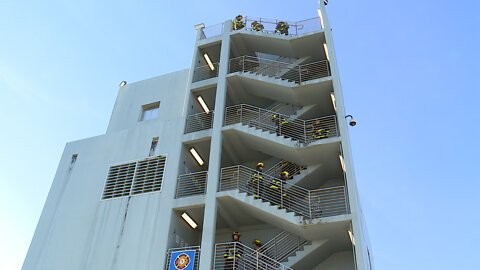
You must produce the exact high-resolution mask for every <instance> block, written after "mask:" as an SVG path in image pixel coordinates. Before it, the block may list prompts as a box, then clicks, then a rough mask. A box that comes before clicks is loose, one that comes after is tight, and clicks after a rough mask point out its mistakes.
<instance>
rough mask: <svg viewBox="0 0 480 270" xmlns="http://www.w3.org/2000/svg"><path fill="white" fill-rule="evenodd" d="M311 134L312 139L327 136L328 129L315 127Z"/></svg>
mask: <svg viewBox="0 0 480 270" xmlns="http://www.w3.org/2000/svg"><path fill="white" fill-rule="evenodd" d="M312 136H313V140H320V139H324V138H328V137H329V136H330V130H328V129H325V128H316V129H315V132H314V133H313V135H312Z"/></svg>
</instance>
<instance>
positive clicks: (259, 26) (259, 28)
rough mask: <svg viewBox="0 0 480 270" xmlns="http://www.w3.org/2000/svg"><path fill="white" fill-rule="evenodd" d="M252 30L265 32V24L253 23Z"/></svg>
mask: <svg viewBox="0 0 480 270" xmlns="http://www.w3.org/2000/svg"><path fill="white" fill-rule="evenodd" d="M251 26H252V29H253V30H255V31H262V30H263V28H264V27H263V24H261V23H259V22H257V21H253V22H252V24H251Z"/></svg>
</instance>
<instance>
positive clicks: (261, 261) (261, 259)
mask: <svg viewBox="0 0 480 270" xmlns="http://www.w3.org/2000/svg"><path fill="white" fill-rule="evenodd" d="M252 244H253V250H255V253H254V254H253V258H258V264H256V263H255V264H256V265H255V269H256V270H260V269H268V268H266V266H267V264H266V260H267V257H266V256H264V255H263V254H262V253H263V250H261V249H260V248H261V247H262V246H263V244H262V242H261V241H260V240H258V239H255V240H253V243H252ZM256 253H258V254H256ZM271 265H275V264H271Z"/></svg>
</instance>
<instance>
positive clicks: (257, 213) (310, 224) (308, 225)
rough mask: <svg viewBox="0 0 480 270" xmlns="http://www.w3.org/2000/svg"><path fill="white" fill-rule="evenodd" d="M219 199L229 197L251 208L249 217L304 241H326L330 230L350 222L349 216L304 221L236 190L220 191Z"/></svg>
mask: <svg viewBox="0 0 480 270" xmlns="http://www.w3.org/2000/svg"><path fill="white" fill-rule="evenodd" d="M220 197H229V198H232V199H235V200H236V201H238V202H240V203H242V204H244V205H246V206H248V207H252V208H251V209H250V211H249V213H248V214H249V215H252V216H254V217H255V218H257V219H259V220H262V221H264V222H265V223H268V224H271V225H274V226H276V227H278V228H280V229H282V230H284V231H287V232H290V233H292V234H295V235H298V236H300V237H302V238H304V239H326V238H328V236H329V235H328V234H326V232H328V231H329V230H332V229H333V230H336V229H341V228H346V227H347V226H348V224H349V222H350V220H351V215H350V214H346V215H339V216H331V217H325V218H317V219H313V220H308V219H304V218H303V217H301V216H297V215H295V213H293V212H287V211H286V210H285V209H278V208H277V206H276V205H270V203H269V202H264V201H262V200H261V199H254V198H253V196H248V195H247V194H246V193H243V192H239V191H238V190H227V191H220V192H218V193H217V198H220Z"/></svg>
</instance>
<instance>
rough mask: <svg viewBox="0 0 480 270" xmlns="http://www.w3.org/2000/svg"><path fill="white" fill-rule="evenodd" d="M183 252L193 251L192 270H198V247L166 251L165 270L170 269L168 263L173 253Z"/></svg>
mask: <svg viewBox="0 0 480 270" xmlns="http://www.w3.org/2000/svg"><path fill="white" fill-rule="evenodd" d="M183 250H195V251H196V252H195V258H194V263H193V268H192V269H194V270H198V269H200V268H199V263H200V246H190V247H181V248H171V249H169V250H168V251H167V263H166V264H165V270H168V269H170V261H171V258H172V253H173V252H175V251H183Z"/></svg>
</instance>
